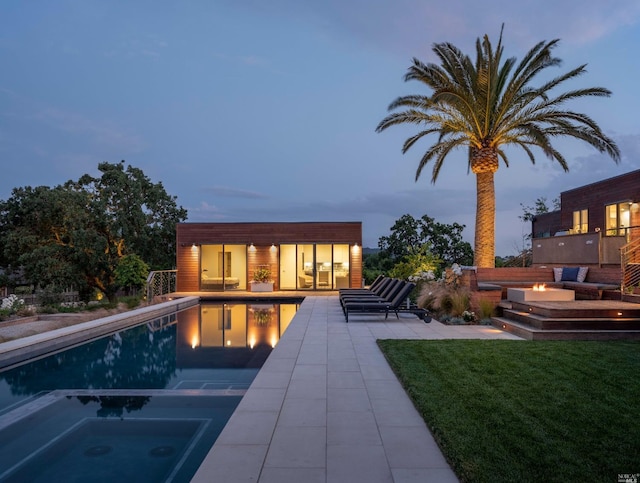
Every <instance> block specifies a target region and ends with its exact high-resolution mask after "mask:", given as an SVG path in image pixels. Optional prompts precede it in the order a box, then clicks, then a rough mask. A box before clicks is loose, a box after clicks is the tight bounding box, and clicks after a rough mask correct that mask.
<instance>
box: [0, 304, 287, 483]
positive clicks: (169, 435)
mask: <svg viewBox="0 0 640 483" xmlns="http://www.w3.org/2000/svg"><path fill="white" fill-rule="evenodd" d="M298 305H299V303H292V304H272V303H268V304H255V303H254V304H245V303H230V302H229V303H215V304H213V303H207V304H202V305H201V306H198V307H192V308H190V309H186V310H184V311H182V312H179V313H177V314H173V315H172V316H170V317H164V318H162V319H155V320H151V321H148V322H146V323H143V324H141V325H138V326H136V327H133V328H131V329H129V330H126V331H121V332H118V333H115V334H112V335H110V336H107V337H104V338H101V339H98V340H95V341H93V342H89V343H86V344H84V345H81V346H78V347H74V348H71V349H68V350H65V351H62V352H58V353H56V354H53V355H50V356H48V357H45V358H41V359H38V360H35V361H31V362H28V363H25V364H22V365H20V366H18V367H14V368H11V369H7V370H3V371H0V481H20V482H25V481H43V482H44V481H47V482H51V481H65V482H70V481H92V482H98V481H105V482H107V481H109V482H113V481H114V479H119V480H120V481H136V482H144V481H176V482H178V481H189V480H190V478H191V477H192V476H193V474H194V473H195V471H196V470H197V468H198V466H199V465H200V463H201V462H202V460H203V458H204V457H205V456H206V454H207V453H208V451H209V449H210V448H211V446H212V445H213V443H214V442H215V440H216V438H217V437H218V435H219V434H220V432H221V431H222V428H223V427H224V425H225V424H226V422H227V421H228V419H229V418H230V416H231V414H232V413H233V411H234V410H235V408H236V406H237V405H238V403H239V402H240V399H241V398H242V395H243V394H244V392H245V391H246V389H248V387H249V385H250V384H251V382H252V381H253V379H254V377H255V375H256V374H257V372H258V370H259V368H260V367H261V365H262V363H263V362H264V360H265V359H266V358H267V356H268V355H269V353H270V352H271V350H272V347H274V346H275V344H277V341H278V340H279V338H280V336H281V335H282V333H283V332H284V330H285V329H286V327H287V326H288V324H289V323H290V321H291V319H292V318H293V314H295V311H296V310H297V307H298Z"/></svg>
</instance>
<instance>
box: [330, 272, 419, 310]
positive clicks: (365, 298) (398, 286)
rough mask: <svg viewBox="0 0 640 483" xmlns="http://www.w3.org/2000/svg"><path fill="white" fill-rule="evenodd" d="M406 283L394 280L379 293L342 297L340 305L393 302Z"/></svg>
mask: <svg viewBox="0 0 640 483" xmlns="http://www.w3.org/2000/svg"><path fill="white" fill-rule="evenodd" d="M405 283H407V282H403V281H402V280H398V279H396V278H394V279H391V280H390V281H389V283H388V284H386V285H385V287H384V288H383V289H381V290H380V292H379V293H373V292H372V293H368V294H367V293H361V294H346V295H341V296H340V304H341V305H342V306H344V304H345V303H348V302H352V303H354V302H391V301H392V300H393V298H394V297H395V296H396V295H397V294H398V292H400V290H402V287H403V286H404V285H405Z"/></svg>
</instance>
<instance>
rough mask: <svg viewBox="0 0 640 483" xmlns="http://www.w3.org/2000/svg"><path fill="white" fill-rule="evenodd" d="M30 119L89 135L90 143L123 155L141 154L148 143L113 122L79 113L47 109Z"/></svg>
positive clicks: (66, 130) (69, 131) (58, 128)
mask: <svg viewBox="0 0 640 483" xmlns="http://www.w3.org/2000/svg"><path fill="white" fill-rule="evenodd" d="M29 117H31V118H32V119H35V120H37V121H40V122H41V123H44V124H46V125H47V126H49V127H50V128H53V129H55V130H60V131H65V132H67V133H70V134H74V135H78V134H82V135H87V136H89V137H90V141H92V142H95V143H97V144H100V145H105V146H109V147H111V148H113V147H116V149H117V150H118V151H120V152H123V153H136V152H140V151H142V150H144V148H145V147H146V143H145V142H144V141H143V140H142V138H141V137H140V136H138V135H135V134H129V133H127V132H125V131H124V130H123V129H122V128H121V127H119V126H118V125H116V124H114V123H112V122H109V121H98V120H94V119H90V118H87V117H86V116H84V115H82V114H79V113H77V112H72V111H66V110H63V109H58V108H55V107H45V108H43V109H40V110H38V111H37V112H35V113H33V114H31V115H29Z"/></svg>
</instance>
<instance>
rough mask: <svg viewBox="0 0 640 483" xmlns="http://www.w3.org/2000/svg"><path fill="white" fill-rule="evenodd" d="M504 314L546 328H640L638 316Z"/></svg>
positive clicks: (517, 320) (516, 311)
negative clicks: (602, 316)
mask: <svg viewBox="0 0 640 483" xmlns="http://www.w3.org/2000/svg"><path fill="white" fill-rule="evenodd" d="M502 316H503V317H505V318H507V319H511V320H514V321H516V322H520V323H522V324H528V325H531V326H532V327H535V328H536V329H545V330H553V329H561V330H640V318H638V317H615V318H601V317H546V316H543V315H539V314H535V313H531V312H522V311H519V310H503V314H502Z"/></svg>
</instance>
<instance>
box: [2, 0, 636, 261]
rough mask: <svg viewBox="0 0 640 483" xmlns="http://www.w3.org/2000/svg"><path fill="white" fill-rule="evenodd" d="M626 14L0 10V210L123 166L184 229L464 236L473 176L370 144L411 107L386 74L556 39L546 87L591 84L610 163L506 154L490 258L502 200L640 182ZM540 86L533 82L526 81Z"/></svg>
mask: <svg viewBox="0 0 640 483" xmlns="http://www.w3.org/2000/svg"><path fill="white" fill-rule="evenodd" d="M639 20H640V2H638V0H615V1H613V2H605V1H603V0H580V1H577V0H555V1H550V0H543V1H540V0H536V1H529V0H526V1H518V2H513V1H485V2H475V1H473V2H472V1H466V0H448V1H430V0H429V1H427V0H325V1H310V0H309V1H307V0H261V1H259V0H210V1H204V0H203V1H180V2H168V1H136V0H126V1H117V0H109V1H106V0H104V1H93V0H57V1H37V0H36V1H29V2H19V1H16V2H11V1H4V2H2V3H0V65H1V69H0V156H1V158H2V173H1V174H0V199H7V198H8V197H9V196H10V195H11V190H12V189H13V188H15V187H22V186H39V185H46V186H55V185H58V184H61V183H64V182H65V181H67V180H69V179H78V178H79V177H80V176H81V175H83V174H85V173H89V174H92V175H98V170H97V166H98V163H100V162H102V161H108V162H112V163H115V162H119V161H120V160H125V161H126V163H127V164H131V165H133V166H135V167H137V168H140V169H142V170H143V171H144V173H145V174H146V175H147V176H149V177H150V178H151V180H152V181H154V182H162V183H163V185H164V187H165V188H166V190H167V192H168V193H169V194H171V195H174V196H177V202H178V204H179V205H181V206H183V207H184V208H186V209H187V210H188V213H189V220H188V221H193V222H206V221H212V222H224V221H229V222H231V221H362V223H363V236H364V246H370V247H375V246H377V242H378V238H379V237H380V236H382V235H388V234H389V229H390V227H391V226H392V225H393V223H394V221H395V220H397V219H398V218H400V217H401V216H402V215H403V214H405V213H409V214H411V215H413V216H414V217H416V218H418V217H420V216H422V215H424V214H427V215H429V216H431V217H433V218H435V219H436V220H437V221H439V222H442V223H452V222H458V223H462V224H465V225H466V229H465V231H464V234H465V239H466V240H467V241H469V242H471V243H472V242H473V231H474V222H475V176H473V175H472V174H468V173H467V157H466V155H467V153H466V151H459V152H456V153H454V154H453V155H452V156H450V157H449V158H448V159H447V161H446V163H445V166H444V168H443V169H442V171H441V173H440V176H439V178H438V180H437V182H436V183H435V184H432V183H431V181H430V180H431V169H430V167H429V166H428V167H427V168H426V169H425V171H424V172H423V174H422V177H421V178H420V179H419V180H418V181H417V182H415V181H414V179H415V172H416V168H417V166H418V161H419V159H420V157H421V156H422V154H423V153H424V151H425V150H426V149H427V148H428V147H429V146H430V144H431V141H433V140H434V139H435V138H428V139H426V140H423V141H422V142H420V143H418V144H417V145H416V146H414V147H413V148H412V149H411V150H410V151H409V152H408V153H407V154H405V155H403V154H402V153H401V146H402V143H403V141H404V140H405V139H406V138H407V137H409V136H411V135H413V134H415V132H416V131H417V128H416V127H415V126H401V127H394V128H390V129H388V130H386V131H385V132H383V133H380V134H377V133H376V132H375V128H376V126H377V124H378V123H379V122H380V120H381V119H382V118H383V117H384V116H386V115H387V106H388V105H389V103H390V102H391V101H393V100H394V99H395V98H396V97H398V96H400V95H405V94H428V93H429V91H428V90H426V88H425V87H424V86H423V85H422V84H419V83H417V82H408V83H405V82H404V80H403V76H404V74H405V72H406V70H407V68H408V67H409V65H410V63H411V59H412V58H413V57H417V58H419V59H421V60H422V61H424V62H435V61H436V60H437V59H436V58H435V56H434V54H433V52H432V50H431V47H432V45H433V44H434V43H438V42H444V41H447V42H452V43H454V44H455V45H456V46H458V47H459V48H461V49H462V50H463V51H465V52H467V53H469V54H472V55H473V56H474V57H475V40H476V38H477V37H479V36H482V35H484V34H485V33H486V34H488V35H489V36H490V38H491V39H492V41H493V42H494V44H495V43H497V39H498V35H499V33H500V27H501V24H502V23H504V24H505V27H504V35H503V42H504V44H505V57H512V56H513V57H517V58H518V59H521V58H522V57H523V56H524V54H525V53H526V52H527V51H528V50H529V49H530V48H531V47H532V46H533V45H535V44H536V43H537V42H538V41H541V40H551V39H554V38H560V39H561V42H560V45H559V46H558V47H557V48H556V49H555V50H554V54H555V55H556V56H558V57H560V58H561V59H563V65H562V66H561V67H560V68H552V69H549V70H548V71H549V73H551V74H553V75H559V74H561V73H564V72H566V71H568V70H570V69H572V68H574V67H577V66H579V65H581V64H585V63H586V64H588V65H587V74H586V75H584V76H582V77H580V78H579V79H575V80H573V81H570V82H568V83H565V84H563V86H564V87H563V88H562V90H569V89H577V88H582V87H592V86H602V87H606V88H608V89H610V90H611V91H613V95H612V97H610V98H591V99H588V100H586V101H584V102H579V103H572V104H569V105H567V106H566V108H567V109H569V110H574V111H579V112H585V113H587V114H588V115H590V116H591V117H593V118H594V119H595V120H596V122H598V123H599V124H600V126H601V127H602V128H603V130H604V131H605V132H606V133H607V134H608V135H609V136H611V137H612V138H613V139H614V140H615V141H616V142H617V143H618V146H619V147H620V150H621V152H622V161H621V163H620V164H619V165H616V164H615V163H614V162H613V161H612V160H611V159H610V158H608V157H606V156H605V155H601V154H599V153H598V152H597V151H595V150H594V149H593V148H591V147H590V146H588V145H586V144H581V143H579V142H577V141H571V140H568V141H559V142H557V144H556V147H557V148H558V149H559V150H560V151H561V152H562V153H563V154H564V156H565V157H566V158H567V160H568V162H569V165H570V171H569V173H564V172H563V171H562V169H561V168H560V166H559V165H557V164H552V163H551V162H550V161H549V160H547V158H545V157H544V155H543V154H542V153H541V152H540V151H535V153H534V154H535V155H536V158H537V162H536V164H535V165H532V164H531V163H530V161H529V160H528V158H527V157H526V154H525V153H524V152H523V151H518V150H513V151H509V159H510V166H509V167H508V168H507V167H505V166H504V165H502V164H501V166H500V169H499V170H498V172H497V173H496V177H495V182H496V194H497V219H496V254H497V255H501V256H506V255H513V254H515V253H516V252H517V250H518V248H521V246H522V238H523V235H524V234H526V233H528V232H529V231H530V226H525V225H524V224H523V223H522V222H521V221H520V219H519V218H518V215H521V214H522V208H521V206H520V204H521V203H522V204H525V205H533V204H534V202H535V200H536V199H537V198H538V197H546V198H547V200H548V202H549V204H551V200H552V199H553V198H556V197H558V196H559V194H560V192H562V191H565V190H568V189H572V188H576V187H578V186H582V185H584V184H587V183H591V182H594V181H598V180H601V179H605V178H609V177H612V176H616V175H620V174H624V173H627V172H629V171H632V170H634V169H638V168H640V123H638V120H637V117H636V116H637V114H638V112H640V102H639V95H638V90H639V88H638V84H639V80H638V79H640V61H639V60H638V47H639V46H640V25H639V23H638V22H639ZM541 80H543V79H542V78H541V79H540V80H538V81H537V82H534V85H539V84H540V83H541Z"/></svg>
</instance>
